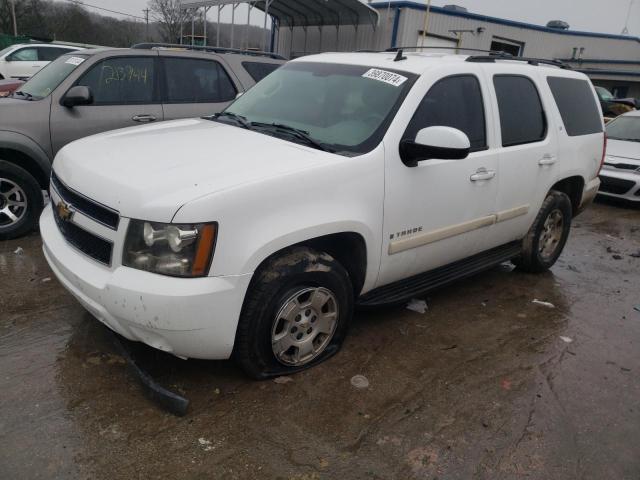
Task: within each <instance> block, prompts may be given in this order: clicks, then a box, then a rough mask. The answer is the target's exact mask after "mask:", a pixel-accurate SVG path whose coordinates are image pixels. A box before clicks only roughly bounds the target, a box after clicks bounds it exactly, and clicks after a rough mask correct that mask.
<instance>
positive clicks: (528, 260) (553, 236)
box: [513, 191, 573, 273]
mask: <svg viewBox="0 0 640 480" xmlns="http://www.w3.org/2000/svg"><path fill="white" fill-rule="evenodd" d="M572 216H573V213H572V208H571V200H569V197H568V196H567V195H566V194H565V193H562V192H557V191H551V192H549V194H548V195H547V198H545V200H544V202H543V203H542V207H541V208H540V211H539V212H538V215H537V217H536V219H535V220H534V222H533V225H532V226H531V229H530V230H529V233H528V234H527V236H526V237H525V239H524V241H523V247H522V254H521V255H520V256H519V257H518V258H516V259H514V261H513V263H514V264H515V265H516V266H517V267H518V268H519V269H520V270H524V271H526V272H534V273H537V272H544V271H546V270H548V269H549V268H551V267H552V266H553V264H554V263H556V260H557V259H558V257H559V256H560V254H561V253H562V249H563V248H564V245H565V243H566V242H567V238H568V237H569V230H570V229H571V219H572Z"/></svg>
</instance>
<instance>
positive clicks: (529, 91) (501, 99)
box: [493, 75, 547, 147]
mask: <svg viewBox="0 0 640 480" xmlns="http://www.w3.org/2000/svg"><path fill="white" fill-rule="evenodd" d="M493 85H494V87H495V89H496V96H497V98H498V109H499V111H500V129H501V130H502V146H503V147H511V146H514V145H522V144H525V143H533V142H539V141H541V140H544V138H545V136H546V135H547V119H546V117H545V115H544V109H543V108H542V102H541V101H540V95H539V94H538V89H537V88H536V86H535V84H534V83H533V81H532V80H531V79H529V78H527V77H523V76H520V75H496V76H494V77H493Z"/></svg>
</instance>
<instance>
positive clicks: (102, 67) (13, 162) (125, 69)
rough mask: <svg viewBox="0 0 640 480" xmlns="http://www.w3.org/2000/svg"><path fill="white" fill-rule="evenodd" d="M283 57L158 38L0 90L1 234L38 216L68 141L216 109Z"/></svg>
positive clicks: (62, 63)
mask: <svg viewBox="0 0 640 480" xmlns="http://www.w3.org/2000/svg"><path fill="white" fill-rule="evenodd" d="M284 62H285V60H284V59H283V58H282V57H280V56H278V55H274V54H269V53H262V52H252V51H239V50H230V49H219V48H208V47H207V48H201V49H198V48H195V49H194V48H193V47H183V46H179V45H178V46H172V45H160V44H140V45H135V46H134V47H132V48H130V49H96V50H80V51H78V52H73V53H71V54H68V55H63V56H61V57H59V58H58V59H57V60H55V61H54V62H52V63H50V64H49V65H48V66H47V67H45V68H44V69H42V70H41V71H40V72H39V73H37V74H36V75H35V76H33V77H32V78H31V79H30V80H29V81H28V82H27V83H25V84H24V85H23V86H22V87H21V88H20V89H19V90H18V91H16V92H14V93H13V95H12V96H11V97H8V98H2V99H0V239H8V238H15V237H18V236H21V235H23V234H25V233H27V232H29V231H30V230H32V229H33V228H34V227H35V226H36V225H37V220H38V217H39V214H40V211H41V209H42V205H43V194H42V190H46V189H47V188H48V185H49V176H50V173H51V163H52V161H53V158H54V156H55V154H56V153H57V152H58V150H60V149H61V148H62V147H63V146H65V145H66V144H67V143H69V142H71V141H73V140H77V139H78V138H82V137H86V136H88V135H92V134H96V133H100V132H104V131H107V130H113V129H116V128H122V127H129V126H133V125H141V124H148V123H151V122H159V121H162V120H172V119H178V118H188V117H199V116H203V115H211V114H214V113H216V112H219V111H221V110H223V109H224V108H225V107H226V106H227V105H229V103H230V102H231V101H232V100H234V99H235V98H236V96H237V95H238V94H239V93H242V92H244V91H246V90H247V89H248V88H250V87H251V86H253V85H254V84H255V83H256V82H257V81H259V80H261V79H262V78H263V77H265V76H266V75H268V74H269V73H271V72H272V71H273V70H275V69H277V68H278V67H279V66H280V65H282V64H283V63H284ZM112 155H114V156H116V155H118V152H117V151H114V152H112Z"/></svg>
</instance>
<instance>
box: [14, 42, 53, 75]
mask: <svg viewBox="0 0 640 480" xmlns="http://www.w3.org/2000/svg"><path fill="white" fill-rule="evenodd" d="M7 60H8V61H7V63H6V65H7V71H8V73H9V76H8V78H30V77H32V76H33V75H35V74H36V73H38V71H40V69H41V68H42V67H44V66H45V65H46V64H47V63H49V62H45V61H41V59H40V58H39V57H38V48H37V47H24V48H20V49H18V50H16V51H15V52H13V53H12V54H11V55H9V56H8V57H7Z"/></svg>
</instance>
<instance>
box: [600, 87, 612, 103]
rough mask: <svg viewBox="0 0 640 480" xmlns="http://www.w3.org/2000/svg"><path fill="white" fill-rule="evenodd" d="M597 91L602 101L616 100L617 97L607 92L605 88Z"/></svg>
mask: <svg viewBox="0 0 640 480" xmlns="http://www.w3.org/2000/svg"><path fill="white" fill-rule="evenodd" d="M596 90H597V91H598V95H599V96H600V98H601V99H602V100H605V101H606V100H614V99H615V97H614V96H613V94H612V93H611V92H610V91H609V90H607V89H606V88H604V87H596Z"/></svg>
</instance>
